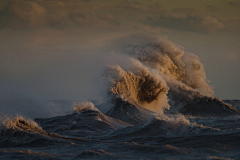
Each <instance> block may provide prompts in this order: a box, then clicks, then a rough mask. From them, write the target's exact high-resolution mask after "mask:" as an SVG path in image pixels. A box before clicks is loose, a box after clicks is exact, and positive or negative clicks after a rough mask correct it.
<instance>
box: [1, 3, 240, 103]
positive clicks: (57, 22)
mask: <svg viewBox="0 0 240 160" xmlns="http://www.w3.org/2000/svg"><path fill="white" fill-rule="evenodd" d="M239 15H240V1H239V0H148V1H146V0H1V1H0V97H1V99H12V98H22V97H24V98H26V97H27V98H39V99H69V100H85V99H91V98H93V97H97V96H98V95H99V94H101V93H98V92H97V90H100V89H99V88H101V86H99V83H98V82H99V78H98V77H99V75H100V74H101V71H102V70H103V69H104V67H106V65H111V64H114V63H116V62H119V61H124V57H123V56H119V55H118V49H117V48H118V47H119V46H117V45H116V44H117V43H115V42H116V41H123V42H124V40H126V39H128V37H131V36H132V35H148V36H158V37H161V38H164V39H168V40H170V41H172V42H173V43H175V44H178V45H181V46H183V47H184V49H185V51H186V52H192V53H194V54H196V55H197V56H199V58H200V60H201V62H202V63H203V64H204V67H205V71H206V74H207V78H208V79H209V81H210V84H211V85H212V86H213V87H214V92H215V96H216V97H218V98H221V99H240V84H239V81H240V74H239V69H240V16H239Z"/></svg>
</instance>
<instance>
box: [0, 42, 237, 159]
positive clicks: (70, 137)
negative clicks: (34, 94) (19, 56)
mask: <svg viewBox="0 0 240 160" xmlns="http://www.w3.org/2000/svg"><path fill="white" fill-rule="evenodd" d="M123 50H124V54H126V55H127V57H128V59H127V60H126V61H127V63H126V65H123V66H120V65H116V66H108V67H107V68H106V69H105V70H104V71H103V74H102V76H103V77H102V78H103V79H104V80H105V83H104V85H105V87H106V90H105V93H106V96H107V101H106V102H104V103H102V104H94V102H90V101H87V102H83V103H77V104H75V105H74V106H71V105H70V104H71V102H69V103H66V102H64V103H66V104H68V105H69V108H71V107H73V111H72V112H71V113H69V114H67V115H62V116H55V117H51V118H35V119H34V120H31V119H26V118H24V117H21V116H17V117H14V118H3V117H2V118H1V128H0V159H166V160H167V159H214V160H221V159H229V160H230V159H240V153H239V150H240V145H239V140H240V126H239V125H240V121H239V113H240V112H239V110H238V109H239V106H240V101H237V100H235V101H222V100H220V99H218V98H215V97H214V96H213V93H214V92H213V89H212V87H211V86H210V85H209V82H208V80H207V78H206V74H205V71H204V68H203V65H202V64H201V62H200V61H199V59H198V57H197V56H196V55H194V54H192V53H187V52H185V51H184V50H183V49H182V48H181V47H177V46H176V45H174V44H173V43H172V42H169V41H164V40H159V39H144V41H142V42H139V44H129V45H128V46H127V47H125V48H124V49H123Z"/></svg>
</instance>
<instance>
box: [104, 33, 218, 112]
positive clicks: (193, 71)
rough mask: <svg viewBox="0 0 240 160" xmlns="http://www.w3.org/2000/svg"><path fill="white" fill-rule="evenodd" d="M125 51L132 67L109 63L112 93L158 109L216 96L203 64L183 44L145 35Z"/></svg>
mask: <svg viewBox="0 0 240 160" xmlns="http://www.w3.org/2000/svg"><path fill="white" fill-rule="evenodd" d="M123 51H124V53H125V54H127V55H128V56H129V57H128V58H129V59H130V63H131V64H132V67H129V68H127V69H123V66H110V67H108V68H107V69H106V70H105V73H104V75H105V77H107V80H108V82H109V87H108V94H109V95H111V96H113V97H117V98H121V99H122V100H124V101H128V102H129V103H130V104H132V105H137V106H141V107H145V108H147V109H149V110H151V111H157V112H159V113H163V112H164V111H165V110H166V109H169V108H170V106H171V107H172V106H175V107H176V106H183V105H185V104H188V103H191V102H193V101H196V100H198V99H203V98H206V97H211V96H213V93H214V92H213V89H212V87H211V86H210V85H209V84H208V83H209V81H208V79H207V78H206V73H205V71H204V67H203V64H202V63H201V62H200V60H199V58H198V56H196V55H194V54H193V53H188V52H185V51H184V48H183V47H180V46H176V45H174V44H173V43H172V42H170V41H167V40H162V39H159V38H146V37H144V38H142V41H138V42H137V44H132V45H131V44H130V45H129V44H128V45H127V46H125V47H124V49H123ZM125 68H126V67H125Z"/></svg>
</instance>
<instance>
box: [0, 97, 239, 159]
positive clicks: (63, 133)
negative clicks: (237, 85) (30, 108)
mask: <svg viewBox="0 0 240 160" xmlns="http://www.w3.org/2000/svg"><path fill="white" fill-rule="evenodd" d="M225 102H227V103H232V105H233V106H235V107H238V105H239V104H240V103H239V102H240V101H225ZM118 107H119V106H118ZM118 109H119V108H115V110H112V111H111V112H107V113H105V114H103V113H102V112H101V111H99V110H98V109H97V108H95V107H85V108H84V107H83V108H81V109H75V111H73V112H72V113H70V114H68V115H63V116H56V117H51V118H36V119H34V120H29V119H25V118H22V117H15V119H14V118H13V119H2V125H1V132H0V159H139V160H140V159H141V160H142V159H166V160H169V159H189V160H192V159H214V160H222V159H227V160H228V159H229V160H230V159H235V160H237V159H240V145H239V142H240V120H239V116H238V115H228V116H192V115H189V114H188V115H186V114H185V115H183V114H180V113H178V114H172V113H165V114H158V113H154V112H152V111H148V110H146V109H143V108H139V107H136V106H131V105H125V106H124V104H122V105H121V107H120V110H121V112H120V111H118ZM116 111H118V113H119V114H116Z"/></svg>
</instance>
